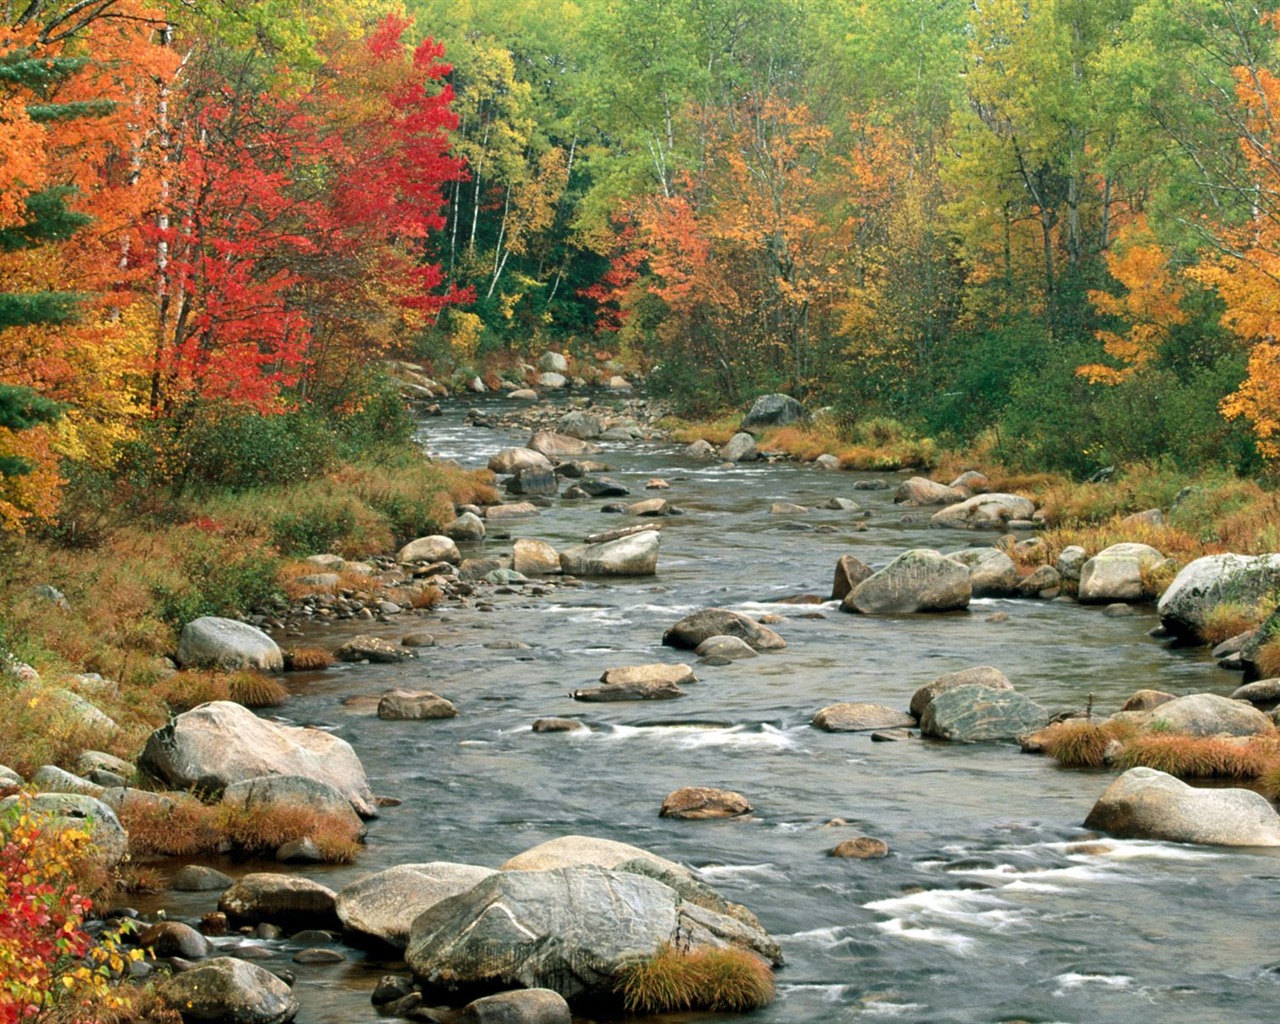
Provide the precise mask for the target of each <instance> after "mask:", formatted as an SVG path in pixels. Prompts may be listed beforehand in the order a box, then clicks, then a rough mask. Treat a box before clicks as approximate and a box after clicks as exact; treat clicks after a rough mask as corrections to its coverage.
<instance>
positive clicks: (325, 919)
mask: <svg viewBox="0 0 1280 1024" xmlns="http://www.w3.org/2000/svg"><path fill="white" fill-rule="evenodd" d="M335 896H336V894H335V893H334V891H333V890H332V889H330V888H328V887H327V886H323V885H321V884H320V883H319V882H313V881H312V880H311V879H309V878H302V877H299V876H297V875H282V874H277V873H275V872H270V871H258V872H254V873H252V874H248V875H242V876H241V877H240V878H238V879H236V881H235V884H234V885H232V886H231V888H230V889H227V890H226V891H225V892H224V893H223V894H222V896H221V898H220V899H219V900H218V909H219V910H221V911H222V912H223V913H224V914H226V915H227V917H228V918H229V919H230V920H231V921H233V922H240V923H247V924H258V923H260V922H268V923H270V924H277V925H280V926H281V927H283V928H288V929H292V930H294V931H297V930H299V929H302V928H336V927H339V925H340V922H339V920H338V915H337V911H336V910H335V909H334V899H335Z"/></svg>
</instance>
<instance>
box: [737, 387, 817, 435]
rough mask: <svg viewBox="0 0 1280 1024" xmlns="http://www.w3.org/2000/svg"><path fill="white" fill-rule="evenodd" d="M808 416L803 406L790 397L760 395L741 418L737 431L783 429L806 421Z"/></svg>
mask: <svg viewBox="0 0 1280 1024" xmlns="http://www.w3.org/2000/svg"><path fill="white" fill-rule="evenodd" d="M808 418H809V414H808V413H807V412H806V411H805V408H804V406H803V405H801V404H800V403H799V402H798V401H796V400H795V399H794V398H792V397H791V396H790V395H781V394H773V395H761V396H760V397H759V398H757V399H756V400H755V402H754V403H753V404H752V406H751V410H750V411H749V412H748V413H747V414H746V415H745V416H744V417H743V418H742V424H741V425H740V426H739V427H738V429H739V430H750V431H756V430H766V429H768V428H770V427H785V426H788V425H790V424H792V423H802V422H804V421H806V420H808Z"/></svg>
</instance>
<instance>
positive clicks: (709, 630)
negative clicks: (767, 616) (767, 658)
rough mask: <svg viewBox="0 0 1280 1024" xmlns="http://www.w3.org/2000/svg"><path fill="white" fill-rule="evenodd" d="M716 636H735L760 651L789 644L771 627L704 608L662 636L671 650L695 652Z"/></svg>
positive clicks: (753, 620) (776, 648) (685, 618)
mask: <svg viewBox="0 0 1280 1024" xmlns="http://www.w3.org/2000/svg"><path fill="white" fill-rule="evenodd" d="M713 636H736V637H737V638H738V639H739V640H742V641H744V642H745V643H747V644H750V645H751V647H752V648H753V649H754V650H757V651H772V650H780V649H781V648H783V647H786V646H787V642H786V641H785V640H783V639H782V637H780V636H778V634H777V633H775V632H774V631H773V630H771V629H770V628H769V627H768V626H762V625H761V624H760V623H758V622H756V620H755V619H753V618H751V617H749V616H747V615H743V614H741V613H740V612H731V611H728V610H727V609H725V608H703V609H702V610H701V611H697V612H693V613H692V614H690V615H686V616H685V617H684V618H683V619H681V620H680V621H679V622H677V623H676V624H675V625H674V626H671V627H669V628H668V629H667V631H666V632H665V633H663V634H662V642H663V643H664V644H665V645H666V646H668V647H681V648H685V649H687V650H696V649H697V647H698V645H699V644H701V643H702V642H703V641H704V640H708V639H710V638H711V637H713Z"/></svg>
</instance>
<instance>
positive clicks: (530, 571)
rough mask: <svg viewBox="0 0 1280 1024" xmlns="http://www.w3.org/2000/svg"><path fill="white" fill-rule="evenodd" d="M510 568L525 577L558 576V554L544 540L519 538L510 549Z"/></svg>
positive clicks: (560, 570) (559, 570)
mask: <svg viewBox="0 0 1280 1024" xmlns="http://www.w3.org/2000/svg"><path fill="white" fill-rule="evenodd" d="M511 568H513V569H514V570H515V571H516V572H518V573H522V574H524V575H525V576H558V575H559V574H560V573H561V572H562V571H563V570H562V569H561V568H560V552H559V551H557V550H556V549H555V548H553V547H552V546H551V545H550V544H548V543H547V542H546V541H544V540H533V539H532V538H530V537H521V538H520V539H519V540H517V541H516V542H515V544H514V545H513V546H512V549H511Z"/></svg>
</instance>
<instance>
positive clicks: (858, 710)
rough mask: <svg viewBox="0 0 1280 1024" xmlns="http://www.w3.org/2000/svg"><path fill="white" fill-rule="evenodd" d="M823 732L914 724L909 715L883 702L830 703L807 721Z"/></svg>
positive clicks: (854, 730)
mask: <svg viewBox="0 0 1280 1024" xmlns="http://www.w3.org/2000/svg"><path fill="white" fill-rule="evenodd" d="M809 724H810V725H812V726H813V727H814V728H815V729H821V730H822V731H823V732H874V731H875V730H876V729H905V728H907V727H908V726H913V725H915V724H916V720H915V719H914V718H912V717H911V716H910V715H904V714H903V713H902V712H901V711H899V710H897V709H896V708H889V707H885V706H884V705H883V704H859V703H844V704H831V705H829V706H827V707H825V708H823V709H822V710H821V711H819V712H818V713H817V714H816V715H814V716H813V721H811V722H810V723H809Z"/></svg>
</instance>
